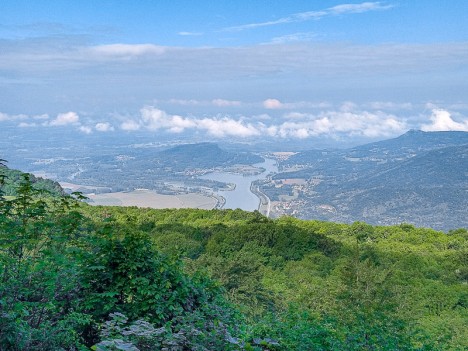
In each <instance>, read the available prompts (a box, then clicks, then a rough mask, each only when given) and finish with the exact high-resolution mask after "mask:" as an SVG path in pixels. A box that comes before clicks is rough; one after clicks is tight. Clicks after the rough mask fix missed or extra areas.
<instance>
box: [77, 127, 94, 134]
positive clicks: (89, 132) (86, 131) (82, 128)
mask: <svg viewBox="0 0 468 351" xmlns="http://www.w3.org/2000/svg"><path fill="white" fill-rule="evenodd" d="M78 130H79V131H80V132H82V133H85V134H91V133H92V132H93V129H92V128H91V127H87V126H80V127H79V128H78Z"/></svg>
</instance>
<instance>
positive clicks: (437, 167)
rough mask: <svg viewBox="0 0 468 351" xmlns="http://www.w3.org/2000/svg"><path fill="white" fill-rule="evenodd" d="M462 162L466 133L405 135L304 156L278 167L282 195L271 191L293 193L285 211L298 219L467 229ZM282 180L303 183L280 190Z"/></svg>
mask: <svg viewBox="0 0 468 351" xmlns="http://www.w3.org/2000/svg"><path fill="white" fill-rule="evenodd" d="M467 158H468V133H466V132H430V133H427V132H421V131H409V132H408V133H406V134H404V135H402V136H400V137H398V138H394V139H390V140H385V141H381V142H377V143H371V144H366V145H362V146H359V147H355V148H352V149H348V150H312V151H307V152H302V153H299V154H296V155H294V156H292V157H291V158H289V159H288V160H286V161H284V162H283V163H282V164H281V166H282V169H283V172H282V173H280V174H277V175H276V176H275V177H274V179H275V181H276V183H277V185H276V186H278V183H279V182H281V183H280V184H279V185H280V189H281V188H284V192H281V191H280V190H278V189H275V199H277V200H279V199H280V197H281V195H282V194H289V195H290V194H292V193H293V194H295V195H296V199H297V200H298V201H297V202H295V203H294V206H290V207H291V208H292V207H294V209H295V211H296V212H295V215H296V216H298V217H300V218H304V219H311V218H317V219H324V220H332V221H339V222H346V223H347V222H353V221H361V220H362V221H366V222H369V223H373V224H396V223H401V222H408V223H412V224H416V225H425V226H430V227H432V228H435V229H442V230H449V229H453V228H457V227H468V220H467V218H468V216H467V211H466V209H467V208H468V200H467V199H468V197H467V192H468V160H467ZM284 170H293V171H291V172H284ZM287 179H290V180H291V179H292V180H294V179H296V180H297V179H300V180H301V182H302V183H304V182H305V184H301V185H300V186H284V185H282V184H283V183H284V182H288V181H286V180H287ZM289 182H291V181H289ZM268 191H269V190H268V189H266V193H267V195H268ZM271 192H272V191H271V190H270V194H271ZM278 206H282V205H281V204H278ZM283 207H285V206H283ZM285 214H288V213H285Z"/></svg>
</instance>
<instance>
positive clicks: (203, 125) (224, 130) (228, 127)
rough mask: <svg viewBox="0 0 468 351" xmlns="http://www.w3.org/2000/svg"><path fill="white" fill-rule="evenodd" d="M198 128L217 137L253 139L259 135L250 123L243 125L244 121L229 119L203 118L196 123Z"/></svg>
mask: <svg viewBox="0 0 468 351" xmlns="http://www.w3.org/2000/svg"><path fill="white" fill-rule="evenodd" d="M196 128H197V129H201V130H206V131H207V132H208V133H209V134H211V135H214V136H216V137H224V136H235V137H243V138H245V137H251V136H256V135H259V134H260V132H259V130H258V129H257V128H256V127H254V126H253V125H252V124H250V123H247V124H245V123H243V122H242V120H237V121H236V120H234V119H231V118H228V117H224V118H221V119H217V118H203V119H201V120H198V121H197V122H196Z"/></svg>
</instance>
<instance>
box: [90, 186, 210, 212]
mask: <svg viewBox="0 0 468 351" xmlns="http://www.w3.org/2000/svg"><path fill="white" fill-rule="evenodd" d="M86 196H87V197H88V198H89V199H90V201H89V203H90V204H91V205H107V206H138V207H150V208H201V209H207V210H209V209H212V208H214V207H215V206H216V203H217V201H216V199H215V198H212V197H208V196H204V195H200V194H195V193H192V194H181V195H161V194H158V193H156V192H154V191H152V190H134V191H129V192H116V193H106V194H88V195H86Z"/></svg>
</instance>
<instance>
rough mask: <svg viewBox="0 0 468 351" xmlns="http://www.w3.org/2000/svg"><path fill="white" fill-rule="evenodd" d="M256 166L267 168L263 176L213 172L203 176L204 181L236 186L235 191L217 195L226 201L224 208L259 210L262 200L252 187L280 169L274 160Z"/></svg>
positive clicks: (267, 160) (222, 192)
mask: <svg viewBox="0 0 468 351" xmlns="http://www.w3.org/2000/svg"><path fill="white" fill-rule="evenodd" d="M255 166H257V167H262V168H265V171H264V172H263V173H261V174H258V175H254V176H243V175H240V174H232V173H226V172H213V173H209V174H205V175H203V176H201V177H200V178H202V179H210V180H216V181H218V182H223V183H233V184H235V185H236V188H235V189H234V190H230V191H221V190H220V191H218V192H217V194H218V195H220V196H222V197H224V198H225V199H226V203H225V205H224V208H231V209H236V208H240V209H242V210H246V211H254V210H257V209H258V206H259V204H260V199H259V198H258V197H257V196H256V195H255V194H253V193H252V192H251V191H250V185H251V184H252V182H253V181H254V180H258V179H265V178H266V176H267V175H268V174H269V173H277V172H278V167H277V165H276V161H275V160H273V159H269V158H267V159H265V162H263V163H257V164H256V165H255Z"/></svg>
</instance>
